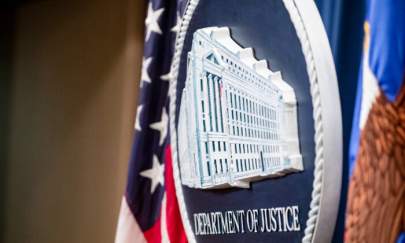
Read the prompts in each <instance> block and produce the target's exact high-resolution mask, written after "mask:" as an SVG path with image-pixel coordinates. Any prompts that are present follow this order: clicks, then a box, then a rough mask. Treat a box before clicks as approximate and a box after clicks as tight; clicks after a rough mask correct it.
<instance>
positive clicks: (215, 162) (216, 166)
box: [214, 159, 218, 174]
mask: <svg viewBox="0 0 405 243" xmlns="http://www.w3.org/2000/svg"><path fill="white" fill-rule="evenodd" d="M214 167H215V174H218V165H217V160H216V159H214Z"/></svg>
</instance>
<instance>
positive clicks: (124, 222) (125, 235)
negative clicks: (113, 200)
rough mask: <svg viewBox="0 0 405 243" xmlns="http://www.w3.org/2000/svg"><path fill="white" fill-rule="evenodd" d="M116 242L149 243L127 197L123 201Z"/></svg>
mask: <svg viewBox="0 0 405 243" xmlns="http://www.w3.org/2000/svg"><path fill="white" fill-rule="evenodd" d="M115 243H147V242H146V240H145V237H144V236H143V233H142V230H141V229H140V228H139V225H138V223H137V222H136V221H135V217H134V216H133V215H132V212H131V210H130V209H129V207H128V204H127V200H126V198H125V197H123V198H122V201H121V209H120V215H119V219H118V226H117V233H116V235H115Z"/></svg>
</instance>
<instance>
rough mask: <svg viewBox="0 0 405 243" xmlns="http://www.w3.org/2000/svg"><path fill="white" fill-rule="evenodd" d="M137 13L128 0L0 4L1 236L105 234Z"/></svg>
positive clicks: (114, 203) (121, 185) (127, 124)
mask: <svg viewBox="0 0 405 243" xmlns="http://www.w3.org/2000/svg"><path fill="white" fill-rule="evenodd" d="M144 17H145V6H144V1H135V0H116V1H108V0H89V1H69V2H68V3H67V2H66V1H62V0H53V1H46V0H42V1H28V2H15V1H14V2H12V1H10V3H9V4H7V6H2V8H1V19H0V22H1V33H2V34H1V39H0V41H1V45H0V57H1V58H0V80H1V82H0V108H1V109H0V110H1V114H0V118H1V120H0V129H1V130H0V161H1V164H0V166H1V167H0V180H1V181H0V190H1V191H0V193H1V195H2V199H1V200H0V207H1V211H0V219H1V220H2V221H1V223H2V225H1V229H2V231H1V233H2V234H1V237H2V238H1V239H2V242H10V243H11V242H12V243H20V242H21V243H22V242H30V243H31V242H32V243H35V242H38V243H39V242H41V243H47V242H49V243H50V242H61V243H63V242H66V243H68V242H69V243H70V242H113V239H114V234H115V228H116V223H117V216H118V210H119V205H120V201H121V196H122V193H123V192H124V189H125V180H126V173H127V172H126V169H127V159H128V156H129V150H130V145H131V138H132V131H133V120H134V114H135V104H136V92H137V90H138V80H139V69H140V65H141V60H142V49H143V26H144V24H143V22H144Z"/></svg>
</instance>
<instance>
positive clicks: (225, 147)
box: [224, 142, 226, 151]
mask: <svg viewBox="0 0 405 243" xmlns="http://www.w3.org/2000/svg"><path fill="white" fill-rule="evenodd" d="M224 151H226V143H225V142H224Z"/></svg>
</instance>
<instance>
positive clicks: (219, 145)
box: [218, 141, 221, 151]
mask: <svg viewBox="0 0 405 243" xmlns="http://www.w3.org/2000/svg"><path fill="white" fill-rule="evenodd" d="M218 151H221V142H220V141H218Z"/></svg>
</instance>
